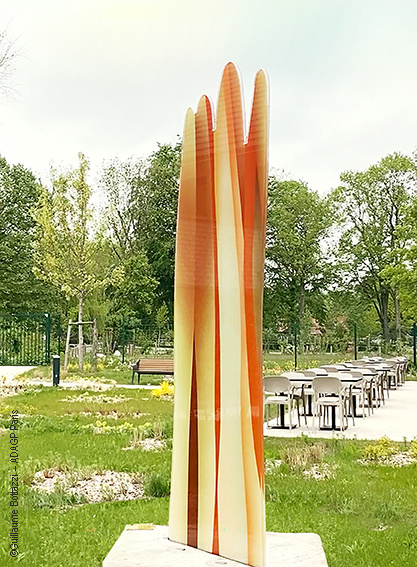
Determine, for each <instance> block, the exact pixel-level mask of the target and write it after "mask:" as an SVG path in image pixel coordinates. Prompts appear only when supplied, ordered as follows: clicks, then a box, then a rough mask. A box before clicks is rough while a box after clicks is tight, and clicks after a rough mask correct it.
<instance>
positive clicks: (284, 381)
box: [264, 357, 408, 431]
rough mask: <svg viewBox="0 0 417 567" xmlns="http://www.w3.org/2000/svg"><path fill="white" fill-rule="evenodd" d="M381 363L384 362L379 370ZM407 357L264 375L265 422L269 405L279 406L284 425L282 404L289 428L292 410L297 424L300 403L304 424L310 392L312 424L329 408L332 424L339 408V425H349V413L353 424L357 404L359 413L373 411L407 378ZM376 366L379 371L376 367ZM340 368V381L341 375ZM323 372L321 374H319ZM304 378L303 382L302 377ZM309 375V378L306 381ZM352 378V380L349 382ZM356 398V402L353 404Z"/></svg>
mask: <svg viewBox="0 0 417 567" xmlns="http://www.w3.org/2000/svg"><path fill="white" fill-rule="evenodd" d="M381 364H383V365H384V369H385V370H383V371H381ZM407 364H408V360H407V359H406V358H393V359H382V358H379V357H378V358H373V359H370V358H368V359H362V360H356V361H352V362H347V363H341V364H337V365H324V366H323V367H321V368H311V369H307V370H304V371H299V372H287V373H284V374H282V375H281V376H266V377H264V407H265V408H266V419H267V423H269V421H270V406H271V405H275V406H276V412H277V425H278V408H279V412H280V419H281V425H280V426H281V427H284V415H283V411H284V408H285V407H287V408H288V422H289V429H292V428H293V425H294V424H293V415H292V414H293V410H296V412H297V418H298V424H299V425H300V421H301V412H300V406H301V408H302V409H303V415H304V421H305V424H306V425H307V413H308V410H307V397H308V396H310V404H309V405H310V414H311V413H312V415H313V428H315V426H316V421H317V419H318V420H319V423H320V420H321V419H322V418H323V420H324V419H326V418H327V419H328V416H329V412H330V411H331V412H332V416H333V419H332V428H334V427H335V419H334V418H335V413H336V410H338V418H339V428H340V430H342V431H343V430H344V429H346V428H347V427H348V417H351V419H352V424H353V425H354V424H355V412H356V407H359V408H360V409H361V415H360V417H365V416H366V415H367V414H368V416H369V415H370V414H371V412H372V413H373V412H374V408H375V407H379V406H380V405H381V404H385V394H386V396H387V397H389V390H390V389H392V388H398V387H399V386H401V385H402V384H403V383H404V382H405V379H406V374H407ZM377 368H378V369H379V371H377ZM341 372H343V382H342V380H341V379H340V378H341V377H342V374H341ZM323 373H324V374H325V376H323V375H322V374H323ZM304 378H305V379H306V382H303V379H304ZM308 378H309V379H310V380H311V379H312V381H311V382H310V384H311V385H310V384H308ZM349 380H351V382H349ZM355 402H357V404H355Z"/></svg>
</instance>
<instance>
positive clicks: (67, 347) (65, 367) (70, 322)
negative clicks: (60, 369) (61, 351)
mask: <svg viewBox="0 0 417 567" xmlns="http://www.w3.org/2000/svg"><path fill="white" fill-rule="evenodd" d="M71 325H72V319H70V320H69V321H68V331H67V341H66V343H65V358H64V370H66V369H67V366H68V356H69V345H70V338H71Z"/></svg>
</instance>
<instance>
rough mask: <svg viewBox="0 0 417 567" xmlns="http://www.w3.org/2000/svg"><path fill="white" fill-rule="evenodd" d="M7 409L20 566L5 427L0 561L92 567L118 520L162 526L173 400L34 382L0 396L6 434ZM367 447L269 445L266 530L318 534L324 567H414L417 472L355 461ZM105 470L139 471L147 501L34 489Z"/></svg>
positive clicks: (0, 439)
mask: <svg viewBox="0 0 417 567" xmlns="http://www.w3.org/2000/svg"><path fill="white" fill-rule="evenodd" d="M127 398H130V399H127ZM68 400H75V401H68ZM12 409H16V410H18V412H19V414H20V430H19V468H18V471H19V550H20V555H19V557H18V559H17V560H16V559H12V558H10V557H9V554H8V552H9V538H8V533H9V531H10V522H11V508H10V506H9V501H10V496H9V494H8V493H9V492H10V476H9V475H10V473H11V466H12V465H11V464H10V463H9V458H8V455H9V453H10V449H9V447H10V445H9V432H8V431H3V432H2V434H1V435H0V451H1V455H3V458H2V459H1V460H0V475H1V476H0V482H1V492H0V506H1V515H0V527H1V533H2V534H4V537H2V538H1V540H0V565H1V566H3V565H4V566H7V565H15V564H16V563H17V562H18V563H19V564H20V565H22V566H38V567H61V566H62V567H64V566H65V567H80V566H81V565H86V566H87V565H88V566H89V567H99V566H101V564H102V561H103V559H104V557H105V556H106V555H107V553H108V551H109V550H110V548H111V547H112V545H113V544H114V542H115V541H116V539H117V538H118V536H119V535H120V533H121V532H122V530H123V528H124V526H125V524H128V523H149V522H152V523H155V524H167V522H168V502H169V498H168V496H166V494H167V493H168V491H169V477H170V466H171V438H172V401H169V400H162V399H154V398H152V396H151V394H150V391H149V390H143V389H137V390H134V391H132V390H125V389H122V388H114V389H112V390H108V391H106V392H100V393H97V392H86V391H81V390H77V391H69V390H67V389H66V390H64V389H60V388H54V389H52V388H42V387H29V388H28V389H26V391H23V392H22V393H19V394H18V395H16V396H11V397H7V398H4V399H3V400H2V401H1V403H0V412H1V414H2V417H1V418H0V427H3V428H5V429H7V428H8V427H9V425H10V417H9V416H10V412H11V411H12ZM115 416H116V417H117V419H115ZM97 422H99V424H98V425H97ZM125 423H127V424H131V425H130V426H129V427H130V428H128V427H127V426H124V425H123V424H125ZM121 425H122V427H120V426H121ZM94 427H95V429H94ZM106 427H107V429H106ZM132 427H134V430H133V429H132ZM100 431H102V432H101V433H99V432H100ZM138 432H140V433H141V435H139V437H138ZM153 437H157V438H158V439H162V440H163V441H164V445H163V448H162V449H160V450H151V451H145V448H144V447H143V446H142V445H140V444H137V445H136V446H135V447H134V448H132V449H130V450H126V448H127V447H129V446H131V442H132V439H133V440H137V439H139V438H140V439H146V438H153ZM365 445H366V443H364V442H360V441H355V440H344V439H334V440H317V439H315V440H312V439H308V438H301V439H279V438H278V439H276V438H275V439H271V438H267V439H266V440H265V459H266V470H267V473H266V518H267V520H266V521H267V530H269V531H281V532H315V533H318V534H319V535H320V536H321V538H322V541H323V546H324V550H325V553H326V557H327V560H328V563H329V566H330V567H346V566H349V567H351V566H358V567H371V566H381V567H386V566H389V565H394V566H396V567H406V566H409V567H415V565H417V465H416V463H414V464H410V465H408V466H403V467H392V466H386V465H381V464H369V465H366V466H365V465H363V464H361V463H359V462H358V459H360V458H361V457H362V456H363V453H364V447H365ZM402 449H404V447H402V446H399V447H398V450H402ZM104 470H111V471H116V472H120V473H123V472H126V473H131V474H135V475H136V476H137V478H139V479H141V483H142V484H143V495H142V497H141V498H139V499H136V500H130V501H112V496H111V495H110V496H109V495H108V496H107V501H104V502H100V503H85V502H84V503H82V501H79V500H78V501H75V500H74V496H72V497H71V496H70V495H69V493H68V491H66V489H65V488H64V487H63V486H58V487H57V489H56V490H55V492H53V493H51V494H48V493H41V492H37V491H35V490H33V489H32V488H31V482H32V481H33V479H34V475H35V473H36V472H37V471H63V472H65V473H68V474H70V475H71V474H72V475H76V474H78V473H79V471H83V474H84V477H85V478H87V477H88V474H90V475H91V472H92V471H104ZM307 475H313V476H307ZM14 561H15V562H16V563H13V562H14Z"/></svg>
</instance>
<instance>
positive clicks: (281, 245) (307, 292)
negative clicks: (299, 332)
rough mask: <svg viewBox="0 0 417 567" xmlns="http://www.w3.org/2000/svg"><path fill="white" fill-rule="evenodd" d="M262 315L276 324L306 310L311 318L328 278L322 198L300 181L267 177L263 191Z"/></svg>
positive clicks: (299, 317) (327, 214) (328, 221)
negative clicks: (265, 198)
mask: <svg viewBox="0 0 417 567" xmlns="http://www.w3.org/2000/svg"><path fill="white" fill-rule="evenodd" d="M268 194H269V197H268V222H267V235H266V268H265V272H266V274H265V307H266V309H265V314H266V322H267V324H268V319H270V318H271V314H272V313H274V317H275V319H276V320H277V319H279V318H280V319H281V323H284V324H287V325H288V324H290V325H292V324H295V323H299V322H302V321H303V318H304V316H305V313H306V309H307V308H308V309H309V310H310V311H311V314H312V315H313V316H315V317H317V316H319V317H320V315H323V313H320V311H321V309H322V306H323V301H322V298H321V297H320V295H321V293H322V292H323V290H324V287H325V285H326V282H327V281H328V277H329V270H328V264H327V254H326V251H325V246H324V240H325V238H326V236H327V235H328V233H329V230H330V227H331V225H332V215H331V211H330V209H329V205H328V203H327V201H326V199H323V198H321V197H320V196H319V195H318V194H317V193H316V192H314V191H312V190H310V189H309V188H308V186H307V185H306V184H304V183H302V182H300V181H294V180H291V181H282V180H279V179H277V178H276V177H274V176H272V177H270V180H269V188H268Z"/></svg>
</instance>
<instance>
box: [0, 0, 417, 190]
mask: <svg viewBox="0 0 417 567" xmlns="http://www.w3.org/2000/svg"><path fill="white" fill-rule="evenodd" d="M5 28H7V34H8V36H9V37H10V38H11V39H14V40H15V41H16V46H17V47H18V48H19V49H20V52H21V57H19V58H18V60H17V61H16V72H15V73H14V75H13V78H12V80H13V86H14V87H15V89H16V92H17V94H16V95H15V96H14V97H13V99H11V98H10V97H9V98H8V99H5V98H3V99H1V100H0V155H2V156H3V157H5V158H6V159H7V160H8V161H9V162H10V163H22V164H23V165H25V166H26V167H28V168H30V169H32V170H33V171H34V172H35V173H36V175H37V176H39V177H41V178H42V179H45V178H47V176H48V170H49V167H50V165H51V164H55V165H58V164H64V165H71V166H76V165H77V163H78V160H77V154H78V152H83V153H84V154H85V155H86V156H87V157H88V158H89V159H90V160H91V163H92V170H93V171H97V170H98V169H99V168H100V166H101V165H102V163H103V161H104V160H109V159H112V158H114V157H116V156H117V157H119V158H120V159H127V158H128V157H131V156H133V157H144V156H147V155H149V154H150V153H151V152H152V151H154V150H155V149H156V148H157V143H158V142H159V143H175V142H176V141H177V139H178V136H181V135H182V130H183V124H184V118H185V113H186V110H187V108H188V107H192V108H193V109H194V110H196V108H197V103H198V100H199V98H200V96H201V95H202V94H207V95H208V96H210V98H211V99H212V100H213V102H214V103H216V102H217V95H218V90H219V86H220V79H221V74H222V71H223V68H224V66H225V65H226V63H227V62H228V61H233V62H234V63H235V64H236V65H237V66H238V68H239V69H240V73H241V77H242V82H243V89H244V95H245V103H246V115H247V116H249V115H250V105H251V97H252V88H253V80H254V77H255V74H256V72H257V70H258V69H260V68H263V69H264V70H265V71H266V72H267V74H268V76H269V83H270V152H269V164H270V168H274V169H277V170H284V171H285V174H286V175H287V176H290V177H291V178H294V179H300V180H302V181H305V182H307V183H308V185H309V186H310V187H311V188H312V189H314V190H317V191H319V192H320V193H321V194H325V193H326V192H328V191H329V190H330V189H331V188H332V187H335V186H337V185H338V183H339V175H340V173H341V172H342V171H346V170H364V169H366V168H368V167H369V166H370V165H371V164H373V163H376V162H378V161H379V160H380V159H381V158H382V157H384V156H385V155H387V154H390V153H393V152H395V151H399V152H403V153H405V154H408V155H409V154H411V153H412V152H413V151H414V150H415V149H416V148H417V107H416V99H417V34H416V32H415V30H416V29H417V2H415V0H204V1H203V0H71V1H69V0H37V1H36V2H34V1H33V0H19V1H18V2H10V0H7V1H6V0H0V30H2V29H3V30H4V29H5Z"/></svg>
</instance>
